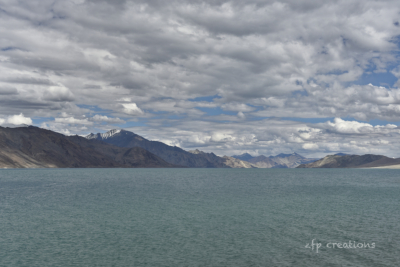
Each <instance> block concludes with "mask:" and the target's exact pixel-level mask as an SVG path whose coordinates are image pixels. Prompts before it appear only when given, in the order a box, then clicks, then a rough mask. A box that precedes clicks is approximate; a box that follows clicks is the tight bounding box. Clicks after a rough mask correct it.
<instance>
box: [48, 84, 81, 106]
mask: <svg viewBox="0 0 400 267" xmlns="http://www.w3.org/2000/svg"><path fill="white" fill-rule="evenodd" d="M43 98H44V99H45V100H49V101H56V102H70V101H73V100H74V95H73V94H72V93H71V91H70V90H69V89H68V88H67V87H65V86H64V85H62V84H58V86H50V87H48V88H47V89H46V90H45V92H44V94H43Z"/></svg>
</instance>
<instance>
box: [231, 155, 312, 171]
mask: <svg viewBox="0 0 400 267" xmlns="http://www.w3.org/2000/svg"><path fill="white" fill-rule="evenodd" d="M232 157H233V158H237V159H241V160H244V159H246V161H248V162H250V163H251V164H253V165H254V166H256V167H257V168H295V167H297V166H299V165H300V164H305V163H309V162H313V161H315V160H318V159H309V158H305V157H303V156H301V155H299V154H297V153H292V154H283V153H281V154H279V155H276V156H269V157H266V156H264V155H261V156H257V157H253V156H251V155H250V154H248V153H244V154H242V155H235V156H232Z"/></svg>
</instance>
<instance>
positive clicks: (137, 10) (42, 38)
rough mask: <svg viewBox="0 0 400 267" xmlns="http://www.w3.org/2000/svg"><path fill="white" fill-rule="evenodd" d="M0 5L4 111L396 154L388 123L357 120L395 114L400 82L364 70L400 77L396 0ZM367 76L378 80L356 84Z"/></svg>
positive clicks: (189, 139)
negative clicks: (308, 120) (316, 121)
mask: <svg viewBox="0 0 400 267" xmlns="http://www.w3.org/2000/svg"><path fill="white" fill-rule="evenodd" d="M2 10H3V13H2V14H3V15H2V16H1V17H0V31H1V36H2V39H1V47H2V48H4V49H2V50H1V51H0V95H1V98H0V114H1V117H2V118H3V123H7V120H8V117H9V116H13V115H14V114H20V113H21V112H22V113H23V114H25V115H26V116H27V118H34V117H42V118H49V120H48V121H46V122H45V125H47V127H49V128H51V129H55V130H57V131H62V132H67V131H66V130H69V132H71V133H82V131H94V130H95V129H104V130H106V128H107V127H108V125H109V124H113V123H121V124H122V123H124V121H123V120H122V119H125V118H126V119H127V120H134V119H135V118H134V117H138V116H141V117H145V118H146V123H147V127H148V128H146V127H145V128H142V129H141V131H142V133H147V134H151V133H152V131H154V133H155V134H153V135H152V136H154V138H158V139H160V140H168V142H170V143H171V144H179V145H181V146H182V147H192V146H195V145H201V146H204V147H205V149H208V150H209V151H212V150H214V149H215V150H216V151H221V153H222V154H225V152H222V151H226V154H229V153H228V152H229V151H231V152H233V151H235V152H238V151H240V150H243V151H253V153H272V154H273V153H280V152H290V151H291V150H295V149H296V150H299V151H305V152H307V153H310V152H311V151H312V149H311V150H310V149H306V148H311V147H312V146H310V144H311V145H317V146H318V148H317V147H315V146H314V149H315V150H316V151H317V153H323V152H324V151H325V152H330V151H334V150H346V151H360V152H362V151H368V149H369V148H368V146H371V147H375V148H371V150H370V152H376V151H378V152H379V151H383V152H385V153H392V152H391V149H390V147H391V146H393V142H394V138H395V137H396V136H397V131H398V130H397V129H395V128H393V127H395V126H388V125H385V126H381V127H378V126H372V125H371V124H370V123H365V122H360V120H362V121H370V120H372V119H380V120H386V121H388V122H390V123H391V122H394V123H397V122H398V121H399V118H400V117H399V116H400V89H398V88H396V86H399V82H397V84H396V85H394V88H390V87H391V84H390V83H391V82H392V80H393V77H392V78H391V79H389V80H387V79H383V80H379V79H378V78H377V79H375V77H381V76H373V75H374V74H377V73H385V75H386V76H385V77H389V76H390V75H394V77H396V78H397V79H400V70H399V68H398V67H396V68H394V69H393V68H392V67H391V66H397V65H399V59H398V57H397V49H398V39H397V36H399V35H400V27H399V25H398V23H396V22H398V14H399V12H400V7H399V5H398V3H397V1H394V0H393V1H390V0H389V1H370V0H366V1H358V0H347V1H344V0H339V1H333V2H332V1H287V0H282V1H257V0H244V1H208V2H207V1H206V2H204V1H187V0H182V1H175V0H171V1H168V3H167V2H162V1H147V2H146V3H145V5H144V4H143V3H142V2H141V1H110V0H104V1H100V2H98V3H96V5H94V4H93V3H92V1H80V0H79V1H78V0H76V1H56V2H54V1H38V0H32V1H28V2H26V3H25V2H24V3H23V4H22V2H20V1H14V0H11V1H6V2H4V3H3V5H2ZM132 14H134V16H133V15H132ZM104 16H107V17H108V18H109V19H108V20H104ZM38 25H40V26H38ZM369 75H372V76H371V80H376V83H374V84H373V85H360V84H365V80H363V77H369ZM358 79H361V80H358ZM385 83H389V85H388V84H385ZM383 86H384V87H383ZM104 114H107V115H104ZM84 115H85V116H86V117H84ZM114 117H119V118H114ZM176 117H179V120H178V121H177V120H175V119H174V118H176ZM264 117H267V118H284V117H287V118H333V117H336V118H355V120H359V121H344V120H342V119H337V120H334V121H333V122H329V123H322V124H312V123H309V124H306V123H298V122H288V121H279V120H278V119H269V120H268V119H263V118H264ZM50 118H56V119H55V120H52V119H50ZM120 118H122V119H120ZM390 123H386V122H385V124H390ZM165 124H168V125H170V128H169V130H168V131H167V133H165V134H164V129H165ZM67 128H68V129H67ZM109 128H111V125H110V126H109ZM160 129H163V131H160ZM157 135H159V137H157ZM377 135H379V140H383V141H387V142H389V143H388V144H386V143H385V142H383V141H382V142H380V143H377V142H376V140H378V139H377V137H376V136H377ZM392 135H393V136H392ZM355 136H356V137H355ZM353 141H354V142H353ZM374 144H375V145H374ZM379 146H380V148H378V147H379ZM373 149H378V150H373ZM379 149H380V150H379Z"/></svg>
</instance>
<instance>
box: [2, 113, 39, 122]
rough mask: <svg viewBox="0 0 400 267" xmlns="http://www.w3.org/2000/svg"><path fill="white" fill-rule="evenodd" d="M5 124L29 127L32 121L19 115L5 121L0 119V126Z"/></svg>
mask: <svg viewBox="0 0 400 267" xmlns="http://www.w3.org/2000/svg"><path fill="white" fill-rule="evenodd" d="M5 122H7V123H10V124H14V125H21V124H27V125H31V124H32V119H31V118H29V117H25V116H24V114H22V113H21V114H19V115H12V116H9V117H8V118H7V119H6V120H5V119H0V124H3V123H5Z"/></svg>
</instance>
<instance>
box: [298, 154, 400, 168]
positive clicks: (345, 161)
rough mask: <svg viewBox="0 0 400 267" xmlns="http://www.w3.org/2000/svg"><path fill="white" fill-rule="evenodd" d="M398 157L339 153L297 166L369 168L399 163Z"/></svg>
mask: <svg viewBox="0 0 400 267" xmlns="http://www.w3.org/2000/svg"><path fill="white" fill-rule="evenodd" d="M399 164H400V158H398V159H393V158H389V157H386V156H382V155H372V154H367V155H362V156H359V155H347V154H343V153H339V154H336V155H328V156H326V157H324V158H322V159H320V160H317V161H314V162H311V163H308V164H301V165H299V166H298V167H297V168H371V167H384V166H386V167H388V166H393V165H399Z"/></svg>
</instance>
